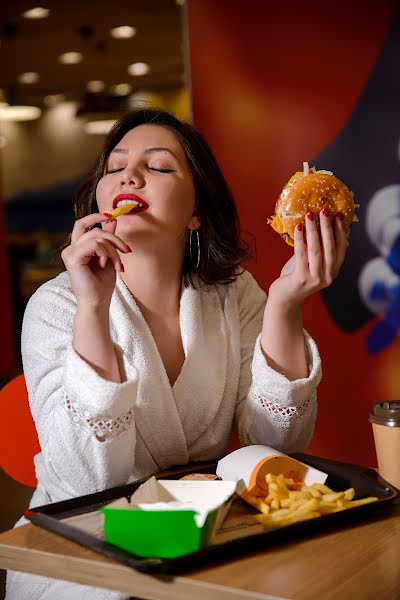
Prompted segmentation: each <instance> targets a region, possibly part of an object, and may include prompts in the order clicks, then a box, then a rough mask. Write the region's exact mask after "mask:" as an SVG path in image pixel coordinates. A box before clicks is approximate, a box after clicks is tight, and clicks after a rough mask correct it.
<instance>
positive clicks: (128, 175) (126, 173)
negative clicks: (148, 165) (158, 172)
mask: <svg viewBox="0 0 400 600" xmlns="http://www.w3.org/2000/svg"><path fill="white" fill-rule="evenodd" d="M121 175H122V181H121V184H122V185H131V186H133V187H135V188H140V187H143V185H144V177H143V175H142V174H141V173H140V171H139V170H138V169H124V170H123V171H122V172H121Z"/></svg>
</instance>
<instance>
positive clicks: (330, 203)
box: [268, 162, 358, 246]
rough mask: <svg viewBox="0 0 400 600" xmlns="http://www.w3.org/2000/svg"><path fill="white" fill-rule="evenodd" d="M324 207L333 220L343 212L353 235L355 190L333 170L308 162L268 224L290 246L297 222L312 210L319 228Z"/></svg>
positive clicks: (347, 229) (292, 180) (286, 189)
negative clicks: (320, 167)
mask: <svg viewBox="0 0 400 600" xmlns="http://www.w3.org/2000/svg"><path fill="white" fill-rule="evenodd" d="M324 208H326V209H328V211H329V216H330V217H331V219H334V218H335V217H336V215H337V214H338V213H341V214H342V215H343V227H344V231H345V233H346V236H347V237H349V233H350V227H351V225H352V223H353V222H354V221H357V220H358V219H357V216H356V212H355V211H356V205H355V204H354V194H353V192H352V191H350V190H349V188H348V187H347V186H346V185H345V184H344V183H343V182H342V181H340V179H338V178H337V177H335V176H334V174H333V173H332V172H331V171H317V170H316V169H315V167H311V168H310V167H309V166H308V163H306V162H305V163H303V171H297V173H295V174H294V175H293V176H292V177H291V178H290V179H289V181H288V182H287V184H286V185H285V187H284V188H283V190H282V192H281V194H280V196H279V198H278V200H277V202H276V205H275V214H274V215H273V216H272V217H271V218H270V219H268V223H269V224H270V225H271V227H272V228H273V229H274V230H275V231H276V232H277V233H279V235H280V236H282V237H283V239H284V240H285V242H286V243H287V244H289V246H294V230H295V227H296V225H298V223H303V222H304V219H305V216H306V214H307V213H308V212H312V213H313V214H314V218H315V220H316V223H317V226H318V227H319V213H320V212H321V210H322V209H324Z"/></svg>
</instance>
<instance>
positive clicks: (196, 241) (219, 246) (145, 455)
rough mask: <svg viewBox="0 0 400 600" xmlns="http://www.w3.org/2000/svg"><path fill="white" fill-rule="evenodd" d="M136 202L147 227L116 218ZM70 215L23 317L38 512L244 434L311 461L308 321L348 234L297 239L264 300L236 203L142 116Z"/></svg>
mask: <svg viewBox="0 0 400 600" xmlns="http://www.w3.org/2000/svg"><path fill="white" fill-rule="evenodd" d="M132 200H135V201H136V202H138V203H139V211H137V212H135V214H127V215H123V216H120V217H118V219H117V220H110V219H109V214H110V213H111V211H112V210H113V209H115V208H116V207H117V206H119V205H121V203H122V205H123V204H124V203H126V202H129V201H130V202H131V201H132ZM75 211H76V217H77V220H76V223H75V226H74V229H73V232H72V236H71V243H70V245H69V246H68V247H66V248H65V249H64V251H63V253H62V258H63V260H64V263H65V266H66V271H65V272H64V273H62V274H61V275H59V276H58V277H57V278H56V279H54V280H52V281H49V282H47V283H46V284H45V285H43V286H42V287H41V288H40V289H39V290H38V291H37V292H36V293H35V294H34V295H33V297H32V298H31V300H30V302H29V304H28V307H27V309H26V313H25V318H24V325H23V332H22V354H23V363H24V372H25V377H26V381H27V386H28V390H29V398H30V403H31V411H32V414H33V417H34V419H35V422H36V427H37V430H38V434H39V439H40V444H41V453H40V454H39V455H38V456H37V457H36V461H35V465H36V471H37V479H38V487H37V489H36V491H35V493H34V495H33V498H32V501H31V506H35V505H36V506H37V505H41V504H45V503H48V502H55V501H59V500H62V499H65V498H70V497H73V496H78V495H83V494H89V493H91V492H94V491H98V490H102V489H104V488H107V487H111V486H116V485H121V484H125V483H127V482H128V481H132V480H135V479H137V478H139V477H143V476H146V475H150V474H151V473H154V472H156V471H159V470H162V469H165V468H167V467H171V466H172V465H178V464H180V465H182V464H187V463H188V462H194V461H201V460H212V459H217V458H218V457H220V456H222V455H223V454H224V452H225V451H226V449H227V446H228V442H229V439H230V434H231V429H232V425H233V423H234V422H235V421H236V423H237V426H238V429H239V434H240V439H241V442H242V444H258V443H260V444H267V445H269V446H272V447H275V448H278V449H280V450H283V451H295V450H302V449H304V448H306V446H307V445H308V443H309V441H310V439H311V436H312V432H313V427H314V421H315V415H316V386H317V384H318V382H319V380H320V377H321V371H320V360H319V356H318V351H317V349H316V346H315V343H314V342H313V340H312V339H311V338H310V336H309V335H308V334H307V333H306V332H305V331H304V330H303V326H302V318H301V305H302V302H303V300H304V299H305V298H306V297H307V296H309V295H311V294H312V293H314V292H316V291H318V290H320V289H322V288H323V287H326V286H327V285H329V284H330V283H331V282H332V280H333V279H334V278H335V277H336V275H337V273H338V271H339V269H340V266H341V264H342V262H343V260H344V256H345V252H346V248H347V241H346V237H345V234H344V232H343V228H342V225H341V221H340V219H336V222H335V226H334V227H335V229H334V231H333V229H332V227H331V222H330V219H329V216H328V217H327V216H326V215H321V238H320V237H319V235H318V232H317V228H316V225H315V222H314V221H313V220H312V218H307V219H306V223H305V227H301V226H299V227H298V228H297V230H296V234H295V236H296V237H295V252H294V256H293V258H292V259H291V260H289V261H288V263H287V264H286V265H285V266H284V268H283V270H282V273H281V275H280V277H279V278H278V279H277V280H276V281H274V282H273V283H272V285H271V286H270V288H269V298H268V302H266V294H265V293H264V292H263V291H262V290H261V289H260V288H259V287H258V285H257V283H256V282H255V280H254V279H253V278H252V276H251V275H250V274H249V273H248V272H246V271H243V270H241V269H240V266H239V265H240V263H241V262H242V261H244V260H245V259H246V252H245V251H244V249H243V248H242V246H241V244H240V236H239V228H238V222H237V213H236V209H235V205H234V202H233V199H232V197H231V194H230V192H229V190H228V188H227V185H226V183H225V180H224V178H223V175H222V173H221V171H220V169H219V167H218V165H217V163H216V161H215V158H214V157H213V155H212V153H211V151H210V149H209V147H208V146H207V144H206V143H205V141H204V140H203V138H202V137H201V135H200V134H199V133H198V132H197V131H196V130H195V129H194V128H193V127H192V126H190V125H188V124H182V123H181V122H179V121H178V120H177V119H176V118H175V117H173V116H172V115H170V114H168V113H165V112H162V111H158V110H149V109H140V110H136V111H134V112H132V113H130V114H128V115H126V116H125V117H124V118H122V119H121V121H119V122H118V123H117V124H116V125H115V126H114V128H113V130H112V131H111V133H110V135H109V136H108V138H107V140H106V143H105V147H104V150H103V153H102V155H101V157H100V160H99V162H98V164H97V166H96V168H95V169H94V170H93V172H92V174H91V176H90V177H89V179H88V181H87V184H86V185H85V186H84V187H83V189H82V190H81V193H80V194H79V195H78V198H77V200H76V206H75ZM107 215H108V216H107ZM306 242H307V243H306ZM28 581H29V585H28ZM32 581H34V584H32ZM35 586H36V587H35ZM25 588H26V591H25ZM24 593H25V594H26V595H24ZM28 593H29V595H28ZM63 594H64V595H63ZM80 594H82V596H81V595H80ZM17 597H18V599H19V600H23V599H24V598H25V597H26V598H28V597H29V598H30V599H36V598H37V599H39V598H40V599H46V600H47V598H55V597H57V598H58V599H59V598H64V597H65V598H70V597H74V598H75V599H76V598H80V597H82V598H83V597H85V598H96V599H97V598H114V597H115V598H121V597H122V596H121V595H119V594H114V593H112V592H105V591H101V590H98V589H95V588H90V589H89V588H85V587H83V586H76V585H74V584H67V583H63V582H53V581H52V580H46V579H43V578H39V577H31V576H26V575H25V576H24V575H22V574H11V575H10V576H9V584H8V595H7V599H10V600H11V599H14V598H17Z"/></svg>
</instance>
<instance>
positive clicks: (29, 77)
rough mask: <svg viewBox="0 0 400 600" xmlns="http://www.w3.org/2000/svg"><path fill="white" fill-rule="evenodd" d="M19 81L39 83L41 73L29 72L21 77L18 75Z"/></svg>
mask: <svg viewBox="0 0 400 600" xmlns="http://www.w3.org/2000/svg"><path fill="white" fill-rule="evenodd" d="M17 79H18V81H19V83H37V82H38V81H39V73H35V72H34V71H27V72H26V73H21V75H18V78H17Z"/></svg>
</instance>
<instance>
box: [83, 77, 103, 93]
mask: <svg viewBox="0 0 400 600" xmlns="http://www.w3.org/2000/svg"><path fill="white" fill-rule="evenodd" d="M105 87H106V84H105V83H104V81H100V79H93V80H92V81H88V83H87V85H86V89H87V91H88V92H93V93H94V94H96V93H97V92H102V91H103V90H104V88H105Z"/></svg>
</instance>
